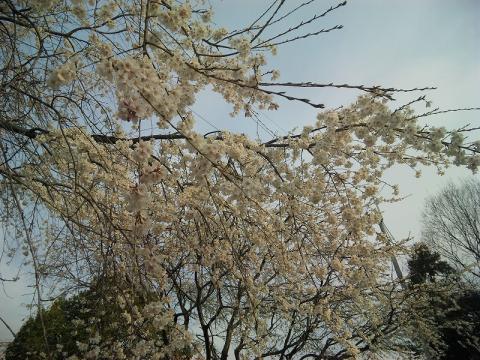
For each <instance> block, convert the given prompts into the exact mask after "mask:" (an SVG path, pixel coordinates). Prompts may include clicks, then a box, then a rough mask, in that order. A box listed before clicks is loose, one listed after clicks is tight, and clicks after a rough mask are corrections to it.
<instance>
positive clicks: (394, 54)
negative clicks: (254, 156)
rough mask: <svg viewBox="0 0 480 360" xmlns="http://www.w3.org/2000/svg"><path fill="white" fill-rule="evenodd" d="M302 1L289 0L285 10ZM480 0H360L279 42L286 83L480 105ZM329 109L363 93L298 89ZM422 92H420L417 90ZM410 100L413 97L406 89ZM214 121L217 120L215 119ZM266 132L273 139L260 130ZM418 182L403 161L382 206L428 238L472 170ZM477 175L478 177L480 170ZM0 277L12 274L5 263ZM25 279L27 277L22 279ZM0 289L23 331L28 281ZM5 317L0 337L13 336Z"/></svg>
mask: <svg viewBox="0 0 480 360" xmlns="http://www.w3.org/2000/svg"><path fill="white" fill-rule="evenodd" d="M301 2H302V1H297V0H287V1H286V3H287V6H286V9H288V8H290V7H294V6H295V5H296V4H297V5H298V4H300V3H301ZM210 3H211V4H212V6H213V7H214V9H215V11H216V16H215V18H214V19H215V22H216V23H217V24H219V25H224V26H226V27H228V28H234V27H236V26H237V27H238V26H242V25H245V24H248V23H251V22H252V21H253V20H254V19H255V18H256V16H258V15H257V14H259V12H260V11H262V10H263V9H264V8H265V6H266V5H268V4H269V3H270V2H269V1H263V0H223V1H222V0H215V1H213V0H211V1H210ZM336 3H337V2H336V1H327V0H319V1H316V2H315V3H314V4H315V5H313V6H310V7H309V8H308V9H306V11H304V12H302V13H301V14H298V16H296V17H295V18H292V19H291V21H289V22H287V23H285V24H283V25H284V26H289V25H295V20H297V21H298V20H299V19H300V18H301V17H306V16H311V15H312V14H314V13H321V12H323V11H324V10H325V9H327V8H328V7H329V6H330V5H335V4H336ZM478 14H480V1H478V0H395V1H394V0H352V1H349V3H348V5H347V6H345V7H342V8H340V9H339V10H337V11H335V12H334V13H332V14H330V15H329V16H328V17H326V18H324V19H322V20H321V21H320V22H318V23H316V25H315V26H314V27H311V28H309V29H308V30H312V31H313V30H314V29H317V30H318V29H319V28H327V27H331V26H332V25H337V24H341V25H343V26H344V28H343V29H342V30H338V31H334V32H331V33H328V34H323V35H321V36H319V37H316V38H311V39H306V40H300V41H298V42H295V43H292V44H287V45H285V46H284V47H282V48H280V49H279V54H278V56H277V57H275V58H273V59H272V60H271V63H272V64H274V66H275V67H276V68H278V69H279V70H280V72H281V80H283V81H315V82H337V83H350V84H364V85H383V86H385V87H396V88H399V87H404V88H411V87H424V86H436V87H438V89H437V90H435V91H431V92H428V93H427V95H428V97H429V98H430V99H431V100H432V101H433V105H434V106H439V107H441V108H443V109H449V108H458V107H472V106H480V41H479V39H480V21H479V18H478ZM297 94H301V95H305V96H308V97H309V98H310V99H312V101H315V102H321V103H324V104H325V105H326V107H327V108H335V107H337V106H340V105H348V104H349V103H350V102H352V101H353V100H354V99H355V97H356V96H357V95H358V93H357V92H354V91H345V90H343V91H336V90H313V91H308V92H297ZM417 96H418V95H417ZM398 98H399V100H401V101H404V102H405V101H408V99H412V98H413V95H409V96H399V97H398ZM280 104H281V107H280V109H279V110H278V111H276V112H263V113H262V114H261V116H260V119H261V121H262V122H263V123H264V124H265V125H267V126H268V127H269V128H270V129H271V130H273V131H274V132H276V133H278V134H280V135H282V134H285V132H286V131H287V130H290V129H292V128H294V127H302V126H303V125H306V124H311V123H314V121H315V116H316V113H315V111H313V109H312V108H309V107H308V106H306V105H300V104H294V103H291V102H282V101H281V102H280ZM194 109H195V111H196V112H197V113H198V114H199V115H200V116H201V117H203V118H204V119H206V121H204V120H198V128H199V129H200V130H202V131H205V132H206V131H211V130H214V128H215V127H217V128H221V129H224V128H228V129H230V130H234V131H240V132H244V133H247V134H250V135H251V136H256V135H257V124H256V123H255V122H254V120H252V119H245V118H235V119H232V118H230V117H229V116H228V113H229V112H230V111H231V109H230V107H229V106H228V105H225V104H224V103H223V101H222V100H221V99H220V98H219V97H218V96H215V95H212V93H210V92H208V91H207V92H204V93H203V94H201V96H199V99H198V102H197V104H196V105H195V106H194ZM207 121H208V123H210V124H212V125H213V127H212V125H210V124H208V123H207ZM428 121H429V122H430V123H432V124H434V125H441V126H446V127H447V128H453V127H459V126H462V125H464V124H466V123H470V124H472V125H473V124H475V125H480V113H479V112H465V113H451V114H445V115H437V116H435V117H431V118H429V119H428ZM258 135H260V136H261V137H262V138H264V139H268V138H269V136H271V135H269V134H267V133H266V132H264V131H263V130H262V129H261V128H259V130H258ZM423 174H424V176H423V177H422V178H420V179H416V178H415V177H414V173H413V172H412V171H411V170H410V169H408V168H402V167H399V168H395V169H392V170H390V171H389V172H388V173H387V180H388V181H390V182H392V183H398V184H399V185H400V189H401V191H402V192H403V194H405V195H409V197H408V198H407V199H406V200H404V201H403V202H401V203H396V204H393V205H389V206H384V207H383V208H382V210H383V211H384V217H385V222H386V224H387V226H388V227H389V229H390V230H391V232H392V233H393V235H394V236H395V237H396V238H397V239H402V238H405V237H407V236H408V235H409V234H410V235H412V236H414V237H415V238H416V239H418V238H419V235H420V228H421V227H420V216H421V212H422V208H423V204H424V200H425V198H426V197H427V196H428V195H431V194H434V193H435V192H437V191H438V190H440V189H441V188H442V186H444V185H445V184H446V183H447V182H448V181H452V180H454V181H458V180H459V179H462V178H465V177H467V176H471V174H470V173H469V172H468V171H466V170H464V169H458V168H452V169H449V170H448V171H447V173H446V175H445V176H443V177H439V176H437V175H436V172H435V171H434V170H433V169H428V168H426V169H423ZM477 176H478V175H477ZM0 274H1V275H2V276H3V277H7V276H8V275H9V274H10V272H9V269H7V268H6V267H5V264H1V265H0ZM22 279H23V280H22ZM22 279H21V280H20V281H19V282H18V283H16V284H15V285H11V284H6V285H5V287H4V290H5V291H2V290H0V316H2V317H3V318H4V319H5V320H6V321H7V322H8V323H9V324H10V325H11V326H12V327H13V328H14V330H17V329H18V328H19V326H20V324H21V320H22V318H23V317H24V316H25V314H27V311H26V309H25V307H24V306H23V305H24V304H25V303H28V302H29V301H30V300H31V299H30V297H27V296H22V294H25V293H30V291H29V290H28V289H27V288H26V287H25V281H24V280H25V278H22ZM9 338H10V335H9V332H8V331H7V330H6V328H5V327H4V326H3V325H2V324H0V340H3V339H9Z"/></svg>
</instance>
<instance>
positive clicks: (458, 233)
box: [422, 178, 480, 281]
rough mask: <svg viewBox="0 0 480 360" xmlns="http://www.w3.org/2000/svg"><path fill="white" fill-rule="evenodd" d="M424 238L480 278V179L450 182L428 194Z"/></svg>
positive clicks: (442, 253)
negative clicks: (437, 190) (434, 192)
mask: <svg viewBox="0 0 480 360" xmlns="http://www.w3.org/2000/svg"><path fill="white" fill-rule="evenodd" d="M423 224H424V228H423V234H422V236H423V238H424V239H425V241H427V242H428V243H430V244H431V245H432V246H433V248H434V249H435V251H438V252H439V253H440V254H441V255H442V256H444V257H445V258H446V259H448V260H449V261H450V262H451V264H452V265H454V266H455V267H456V268H457V269H458V270H460V271H464V272H466V273H467V274H468V275H467V277H468V278H470V279H473V280H474V281H478V280H480V264H479V261H480V181H478V179H476V178H471V179H469V180H466V181H464V182H463V183H461V184H459V185H456V184H453V183H450V184H449V185H447V187H445V188H444V189H443V190H442V191H441V192H440V193H439V194H437V195H435V196H433V197H431V198H430V199H429V200H428V201H427V204H426V206H425V212H424V215H423Z"/></svg>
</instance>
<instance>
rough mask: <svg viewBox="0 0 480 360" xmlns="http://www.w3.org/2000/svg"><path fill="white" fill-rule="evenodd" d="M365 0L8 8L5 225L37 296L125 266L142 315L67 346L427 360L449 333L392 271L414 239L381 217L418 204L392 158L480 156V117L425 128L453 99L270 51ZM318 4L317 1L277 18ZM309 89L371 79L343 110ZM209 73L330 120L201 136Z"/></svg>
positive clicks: (243, 94)
mask: <svg viewBox="0 0 480 360" xmlns="http://www.w3.org/2000/svg"><path fill="white" fill-rule="evenodd" d="M345 5H346V2H340V3H336V4H335V5H333V6H332V7H330V8H325V9H323V10H322V9H321V7H322V6H323V5H319V4H317V2H316V1H314V0H311V1H305V2H304V3H301V4H297V5H294V7H293V8H292V7H288V6H291V5H287V2H286V1H284V0H280V1H273V2H272V3H270V4H269V5H268V6H267V8H266V10H265V12H263V13H262V14H259V16H258V18H257V19H256V21H254V22H253V23H251V24H249V25H248V26H246V27H244V28H240V29H236V30H232V29H225V28H218V27H216V26H215V25H214V24H213V23H212V22H211V17H212V14H213V9H210V8H208V7H207V6H206V5H205V4H204V3H203V2H202V1H173V0H134V1H126V0H115V1H113V0H112V1H110V0H107V1H100V0H95V1H93V0H89V1H82V0H69V1H67V0H65V1H59V2H57V1H51V0H36V1H28V0H23V1H22V0H19V1H12V0H6V1H4V2H2V3H1V4H0V25H1V26H0V39H1V41H2V44H3V46H2V48H1V50H0V51H1V55H0V59H1V70H0V73H1V82H2V83H1V85H2V86H1V88H0V89H1V90H0V91H1V101H2V103H1V105H2V106H1V107H0V129H1V137H2V142H1V166H0V181H1V182H0V184H1V194H2V200H3V203H2V204H3V205H2V206H3V208H2V210H3V212H2V214H3V215H2V224H3V226H4V227H5V229H6V236H5V240H4V241H5V243H6V246H7V247H8V249H9V251H10V253H11V256H16V255H18V256H20V255H21V254H19V253H23V255H22V256H24V259H25V260H24V262H25V264H26V265H27V266H29V267H30V268H31V269H32V273H33V275H34V276H33V279H34V288H35V294H34V295H35V303H36V306H37V307H38V309H42V308H44V307H45V306H47V304H48V303H49V302H50V301H51V300H52V299H54V298H55V297H56V296H59V294H65V293H67V294H68V293H72V292H75V291H78V290H80V289H84V288H86V287H88V286H89V284H90V283H91V281H92V279H107V280H108V282H109V284H111V283H113V284H115V286H113V287H111V286H110V287H109V289H110V290H108V293H106V294H104V295H105V299H107V300H108V301H111V302H112V307H115V308H117V307H118V308H120V309H121V312H120V313H119V315H118V322H119V324H121V327H122V329H125V328H127V329H128V331H127V333H128V337H127V339H126V340H125V338H122V339H121V340H120V339H117V340H115V339H101V338H98V337H97V336H96V334H97V332H96V331H95V326H96V323H97V322H98V318H99V317H101V316H102V315H101V314H95V316H92V317H91V319H90V320H91V321H90V331H91V334H92V340H91V341H90V342H89V343H88V344H85V343H82V344H80V345H79V346H78V349H77V350H78V351H77V352H75V353H69V354H66V355H65V356H67V355H68V356H69V359H77V358H92V359H93V358H115V359H122V358H128V359H178V358H182V357H185V356H186V355H185V351H184V349H185V348H187V347H188V348H189V349H193V350H192V352H193V355H191V356H192V357H195V358H198V359H203V358H205V359H227V358H229V357H233V358H236V359H250V358H256V359H260V358H278V359H322V358H332V359H344V358H351V357H358V356H360V354H362V353H367V354H370V355H371V356H379V357H382V356H383V354H385V353H386V352H391V351H395V352H398V353H399V354H402V353H404V354H407V355H408V354H409V353H410V351H411V350H412V348H415V347H418V346H419V344H418V341H417V339H418V338H419V336H418V335H419V334H422V335H424V336H425V338H430V339H434V338H436V337H438V335H437V334H436V333H435V329H432V327H431V326H430V324H428V323H426V322H425V321H423V320H422V319H424V317H422V316H421V314H419V313H418V309H421V308H422V306H423V305H422V301H423V302H425V301H426V296H423V294H422V292H421V289H420V288H406V287H402V286H400V283H399V282H400V281H399V280H397V279H395V278H394V277H393V276H392V274H391V270H390V259H391V257H392V256H394V255H396V254H402V253H405V252H407V251H409V249H408V247H406V246H405V244H404V243H398V244H392V243H391V242H389V241H388V239H387V238H386V237H385V236H384V235H383V234H382V233H381V231H380V230H379V229H378V227H377V224H378V223H379V222H380V220H381V214H380V212H379V211H378V205H380V204H381V203H382V202H385V201H396V200H398V199H399V198H398V189H397V188H396V187H393V186H392V187H391V190H392V194H391V196H390V195H386V194H385V192H381V191H380V190H381V186H385V185H386V186H388V184H385V182H384V180H383V179H382V174H383V172H384V171H385V170H386V169H388V168H390V167H392V166H394V165H397V164H406V165H408V166H410V167H412V168H415V167H416V166H417V165H419V164H421V165H432V166H436V167H437V168H438V169H439V171H442V169H443V168H444V167H445V166H447V165H449V164H451V163H455V164H456V165H462V166H467V167H469V168H470V169H472V171H476V169H477V167H478V165H479V161H480V158H479V155H478V153H479V150H480V149H479V146H478V143H467V142H465V141H464V135H463V134H465V133H467V132H471V131H473V130H474V129H469V128H462V129H457V130H452V131H449V130H446V129H444V128H436V127H433V126H420V125H419V124H418V122H417V120H418V119H421V118H425V117H427V116H429V115H433V114H436V113H439V112H442V110H439V109H429V110H428V111H427V112H426V113H420V114H417V113H415V112H414V111H413V110H412V109H411V107H410V105H412V104H413V103H417V102H420V103H421V102H425V103H426V105H427V106H429V103H428V101H427V100H426V98H425V96H423V95H419V96H418V97H416V99H414V100H412V101H411V102H410V103H408V104H405V105H404V106H401V107H397V108H393V107H392V106H391V105H390V100H392V97H393V95H394V94H395V93H396V92H412V93H415V92H417V91H422V90H428V88H424V89H417V88H414V89H394V88H383V87H380V86H365V85H348V84H333V83H315V82H280V81H279V72H278V70H277V69H270V68H269V67H268V64H267V61H266V59H267V56H266V53H267V52H270V53H272V54H275V53H276V52H277V49H278V48H280V47H281V46H282V45H283V44H286V43H290V42H294V41H298V40H301V39H304V38H310V37H315V36H317V35H320V34H322V33H327V32H331V31H337V30H339V29H341V26H339V25H337V26H334V27H331V28H325V29H321V28H319V29H318V30H317V31H313V32H307V31H305V30H304V29H305V27H306V25H311V24H316V23H319V22H320V20H322V18H324V17H326V16H328V15H329V14H330V13H331V12H334V11H336V10H337V9H338V8H340V7H343V6H345ZM307 6H310V7H312V9H315V11H317V10H318V12H316V13H314V15H312V16H311V17H310V18H307V19H303V20H302V21H301V22H299V23H296V24H293V25H285V27H284V30H282V31H278V32H275V31H273V29H275V28H276V27H273V25H282V24H288V21H289V19H290V18H291V15H292V14H294V13H296V12H297V11H298V10H299V9H301V8H304V7H307ZM292 88H347V89H356V90H358V91H359V92H360V93H361V94H360V96H359V97H358V99H357V100H356V101H355V102H354V103H353V104H351V105H349V106H345V107H343V108H341V109H337V110H325V106H324V105H323V104H320V103H317V102H314V101H311V100H309V99H305V98H300V97H296V96H294V95H291V94H290V93H289V89H292ZM204 89H211V90H212V91H214V92H216V93H218V94H220V95H221V96H223V98H224V99H225V101H226V102H227V103H229V104H231V107H232V114H233V115H238V114H240V115H245V116H247V117H248V116H252V115H253V114H254V111H255V108H260V109H268V110H271V111H277V110H278V107H279V106H278V104H277V102H276V101H278V99H286V100H290V101H295V102H300V103H303V104H304V105H305V106H310V107H313V108H315V109H317V111H318V116H317V118H316V119H312V122H311V123H312V125H311V126H306V127H304V128H303V129H302V130H301V131H300V132H299V133H291V134H289V135H288V136H285V137H278V138H275V139H273V140H270V141H268V142H264V143H262V142H260V141H258V140H254V139H251V138H249V137H247V136H245V135H243V134H236V133H233V132H229V131H226V130H224V131H217V132H213V133H209V134H202V133H199V132H198V131H197V130H196V128H195V120H196V116H195V114H194V113H193V112H192V110H191V106H192V105H193V104H194V103H195V101H196V97H197V95H198V93H199V92H200V91H202V90H204ZM415 96H417V95H415ZM456 110H464V109H455V110H448V111H456ZM152 122H153V123H154V124H156V127H155V131H154V132H153V133H148V132H146V131H145V129H146V127H147V126H149V125H147V123H148V124H150V123H152ZM112 289H114V290H112ZM138 299H141V301H139V300H138ZM41 314H42V311H39V316H40V321H41V322H42V321H43V320H42V318H41V317H42V315H41ZM152 329H153V330H152ZM43 331H44V340H45V341H44V342H45V356H46V357H47V358H48V357H53V356H54V354H55V353H56V352H58V351H60V350H58V349H57V348H56V344H51V343H49V342H48V337H47V334H46V331H47V330H46V327H45V326H43ZM158 334H161V336H158ZM189 353H190V351H189ZM189 357H190V355H189Z"/></svg>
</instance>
